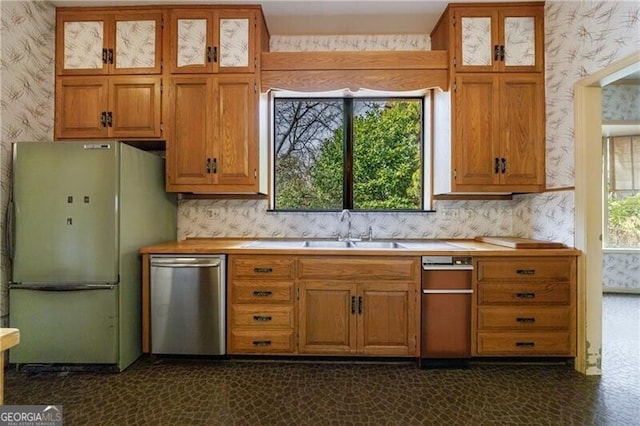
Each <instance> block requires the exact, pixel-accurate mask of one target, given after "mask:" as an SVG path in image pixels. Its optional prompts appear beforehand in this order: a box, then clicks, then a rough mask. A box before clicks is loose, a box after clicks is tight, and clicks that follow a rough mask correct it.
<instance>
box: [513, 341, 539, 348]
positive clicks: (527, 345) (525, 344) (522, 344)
mask: <svg viewBox="0 0 640 426" xmlns="http://www.w3.org/2000/svg"><path fill="white" fill-rule="evenodd" d="M535 345H536V344H535V342H516V346H517V347H519V348H533V347H534V346H535Z"/></svg>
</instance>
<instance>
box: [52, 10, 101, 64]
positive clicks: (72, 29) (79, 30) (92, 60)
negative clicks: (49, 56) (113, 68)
mask: <svg viewBox="0 0 640 426" xmlns="http://www.w3.org/2000/svg"><path fill="white" fill-rule="evenodd" d="M107 25H108V22H107V21H106V20H105V17H104V15H102V14H97V13H78V12H75V13H59V14H58V16H57V19H56V70H57V73H58V75H62V74H65V75H73V74H76V75H79V74H84V75H89V74H106V73H107V71H108V69H107V64H106V63H105V62H103V56H102V55H103V49H104V48H106V47H107V43H108V40H107V36H108V34H107Z"/></svg>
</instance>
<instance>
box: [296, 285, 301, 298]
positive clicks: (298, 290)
mask: <svg viewBox="0 0 640 426" xmlns="http://www.w3.org/2000/svg"><path fill="white" fill-rule="evenodd" d="M296 300H300V287H298V288H297V290H296Z"/></svg>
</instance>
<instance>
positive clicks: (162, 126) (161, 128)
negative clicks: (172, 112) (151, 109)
mask: <svg viewBox="0 0 640 426" xmlns="http://www.w3.org/2000/svg"><path fill="white" fill-rule="evenodd" d="M162 132H164V123H160V133H162Z"/></svg>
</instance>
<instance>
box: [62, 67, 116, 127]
mask: <svg viewBox="0 0 640 426" xmlns="http://www.w3.org/2000/svg"><path fill="white" fill-rule="evenodd" d="M108 89H109V86H108V80H107V79H106V78H102V77H58V78H57V81H56V114H55V119H56V126H55V127H56V138H58V139H65V138H76V139H79V138H106V137H108V136H109V128H108V127H106V123H105V122H104V121H103V120H102V119H103V117H104V115H103V113H106V111H107V107H108V105H107V104H108V92H109V90H108Z"/></svg>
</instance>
